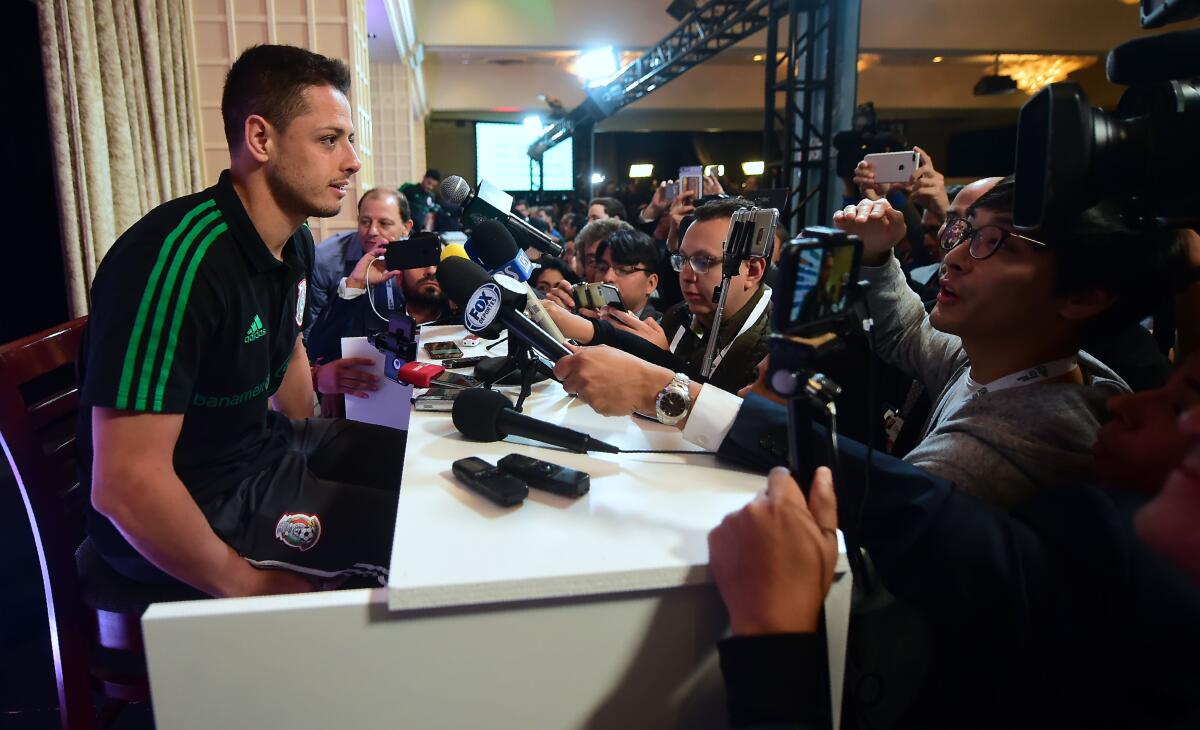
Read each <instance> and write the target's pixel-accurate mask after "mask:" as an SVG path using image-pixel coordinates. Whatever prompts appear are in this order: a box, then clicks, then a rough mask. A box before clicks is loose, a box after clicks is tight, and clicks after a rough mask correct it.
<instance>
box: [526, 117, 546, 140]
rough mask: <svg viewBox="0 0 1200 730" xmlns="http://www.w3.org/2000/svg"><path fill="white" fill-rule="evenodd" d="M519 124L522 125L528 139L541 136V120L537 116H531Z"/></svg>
mask: <svg viewBox="0 0 1200 730" xmlns="http://www.w3.org/2000/svg"><path fill="white" fill-rule="evenodd" d="M521 124H522V125H524V127H525V133H526V134H528V135H529V137H530V139H533V138H536V137H540V136H541V135H542V118H541V117H539V116H538V115H536V114H531V115H529V116H527V117H525V119H524V120H522V122H521Z"/></svg>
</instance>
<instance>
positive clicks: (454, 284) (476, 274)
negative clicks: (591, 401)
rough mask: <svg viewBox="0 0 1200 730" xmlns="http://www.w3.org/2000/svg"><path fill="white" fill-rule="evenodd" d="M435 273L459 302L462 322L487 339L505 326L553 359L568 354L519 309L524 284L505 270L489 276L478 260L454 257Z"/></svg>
mask: <svg viewBox="0 0 1200 730" xmlns="http://www.w3.org/2000/svg"><path fill="white" fill-rule="evenodd" d="M437 277H438V283H439V284H441V285H442V290H443V291H445V292H446V296H447V297H449V298H450V300H451V301H454V302H457V303H459V304H460V305H461V306H462V310H463V324H465V325H466V327H467V329H468V330H470V331H471V332H472V333H474V334H477V335H479V336H481V337H487V338H489V339H490V338H494V337H497V336H498V334H499V330H501V329H507V330H508V333H509V335H510V336H512V337H515V338H517V339H518V340H521V341H522V342H524V343H525V344H527V345H529V346H530V347H531V348H533V349H534V350H536V351H537V352H539V353H541V354H542V355H543V356H545V357H546V358H548V359H550V360H553V361H555V362H557V361H558V359H559V358H561V357H566V356H567V355H570V354H571V351H570V350H568V349H567V348H566V346H565V345H563V344H562V343H561V342H559V341H558V340H556V339H554V337H552V336H551V335H550V334H549V333H547V332H546V330H544V329H542V328H541V327H539V326H538V325H537V324H535V323H534V322H533V321H532V320H530V319H529V317H527V316H525V314H524V313H523V312H522V311H520V310H522V309H524V308H525V305H526V303H527V295H526V285H525V284H522V283H521V282H519V281H517V280H516V279H513V278H512V277H510V276H505V275H504V274H497V275H496V276H495V277H489V276H488V274H487V272H486V271H484V270H483V268H482V267H480V266H479V264H476V263H475V262H473V261H469V260H467V259H460V258H457V257H452V258H448V259H446V260H445V261H443V262H442V265H441V266H439V267H438V271H437Z"/></svg>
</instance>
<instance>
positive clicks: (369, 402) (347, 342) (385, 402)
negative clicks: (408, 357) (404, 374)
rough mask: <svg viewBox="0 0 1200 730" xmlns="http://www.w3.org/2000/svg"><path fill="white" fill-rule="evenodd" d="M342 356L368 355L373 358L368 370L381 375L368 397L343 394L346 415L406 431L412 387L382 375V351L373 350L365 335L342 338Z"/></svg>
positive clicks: (410, 410)
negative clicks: (370, 367)
mask: <svg viewBox="0 0 1200 730" xmlns="http://www.w3.org/2000/svg"><path fill="white" fill-rule="evenodd" d="M342 357H369V358H371V359H372V360H374V361H375V367H374V368H372V370H371V372H373V373H375V374H376V375H378V376H379V377H380V378H381V380H380V383H379V390H377V391H375V392H374V393H371V395H370V397H368V398H365V399H364V398H357V397H355V396H352V395H348V396H346V418H349V419H350V420H352V421H360V422H362V423H374V424H375V425H377V426H390V427H392V428H396V429H399V430H401V431H407V430H408V419H409V416H411V415H412V397H413V388H412V386H411V385H401V384H400V383H397V382H396V381H394V380H389V379H388V378H385V377H384V375H383V353H382V352H380V351H379V350H377V349H375V347H374V346H373V345H371V343H370V342H368V341H367V338H366V337H343V338H342Z"/></svg>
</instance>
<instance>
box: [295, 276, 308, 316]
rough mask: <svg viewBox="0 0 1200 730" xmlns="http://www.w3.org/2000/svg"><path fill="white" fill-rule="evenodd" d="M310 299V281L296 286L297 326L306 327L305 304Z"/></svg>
mask: <svg viewBox="0 0 1200 730" xmlns="http://www.w3.org/2000/svg"><path fill="white" fill-rule="evenodd" d="M307 298H308V279H301V280H300V283H299V284H297V285H296V326H297V327H303V326H304V302H305V300H306V299H307Z"/></svg>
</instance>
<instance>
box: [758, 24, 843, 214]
mask: <svg viewBox="0 0 1200 730" xmlns="http://www.w3.org/2000/svg"><path fill="white" fill-rule="evenodd" d="M841 4H842V3H841V2H840V0H782V1H780V2H775V3H773V4H772V5H771V8H770V17H769V21H768V24H767V52H766V58H765V63H766V66H767V73H766V95H765V96H766V98H765V105H764V119H763V160H764V162H765V163H766V172H765V177H766V178H767V180H766V181H764V184H763V187H774V188H784V187H788V188H791V190H792V196H791V198H790V201H791V202H790V203H789V206H788V207H789V209H788V210H786V211H782V217H783V223H784V225H786V226H787V228H788V229H789V230H790V231H791V232H792V233H793V234H796V233H798V232H799V229H800V228H802V227H803V226H804V225H805V221H806V220H807V222H808V223H807V224H809V225H811V224H813V223H819V222H821V221H822V220H823V218H824V217H825V216H827V215H828V213H829V211H830V207H829V205H830V195H831V191H830V183H831V182H832V181H833V179H834V171H833V135H834V112H835V108H834V107H835V105H836V103H837V101H836V100H835V84H836V82H837V74H838V73H841V72H842V71H843V69H840V68H838V67H837V58H838V56H837V45H838V44H837V39H838V34H839V28H838V24H839V22H841V20H842V18H841V12H840V10H839V6H840V5H841ZM796 212H800V213H801V215H794V213H796Z"/></svg>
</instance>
